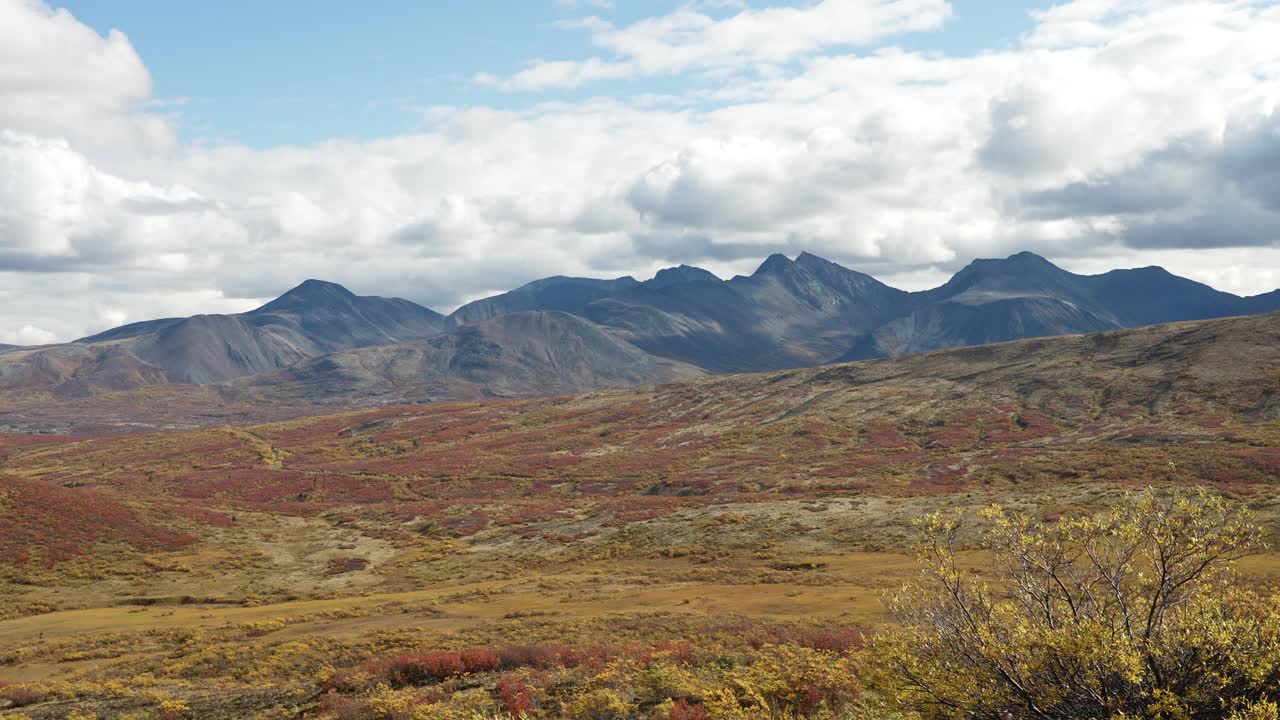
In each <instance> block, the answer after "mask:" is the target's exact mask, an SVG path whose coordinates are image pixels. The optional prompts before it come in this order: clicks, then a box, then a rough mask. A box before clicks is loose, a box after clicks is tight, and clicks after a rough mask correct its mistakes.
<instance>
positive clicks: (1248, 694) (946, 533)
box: [866, 490, 1280, 720]
mask: <svg viewBox="0 0 1280 720" xmlns="http://www.w3.org/2000/svg"><path fill="white" fill-rule="evenodd" d="M982 517H983V518H984V520H985V521H986V528H985V532H984V533H983V535H982V536H981V538H982V539H981V541H980V543H979V547H978V549H980V550H984V551H986V552H987V553H988V554H989V555H990V557H991V562H990V563H989V567H988V569H987V570H986V571H985V572H984V573H983V574H982V575H981V576H980V575H978V574H975V573H972V572H968V571H965V570H962V569H961V568H960V565H959V563H958V562H957V553H958V551H959V548H958V547H957V537H958V536H959V532H960V523H959V522H958V521H955V520H952V519H949V518H947V517H945V516H943V515H942V514H933V515H930V516H928V517H926V518H924V519H923V520H922V521H921V522H920V529H921V531H922V540H921V554H922V558H923V560H924V562H925V564H926V566H927V571H926V577H927V583H926V584H925V585H923V586H916V587H908V588H906V589H904V590H903V591H902V592H900V593H899V594H898V595H896V596H895V597H893V598H892V600H891V602H890V607H891V610H892V611H893V612H894V614H895V616H896V617H897V619H898V620H899V622H900V623H901V625H902V629H901V630H900V631H896V632H890V633H886V634H885V635H882V636H881V637H879V638H878V639H877V640H876V641H875V642H874V643H873V645H872V647H871V649H870V652H869V653H868V654H867V656H866V657H867V660H868V665H871V666H874V667H875V668H876V669H877V672H876V673H875V683H876V685H877V686H878V688H879V690H880V692H879V693H878V696H879V698H880V700H881V702H882V705H883V710H884V711H886V712H887V711H890V710H896V711H903V710H907V711H912V712H914V713H915V714H916V717H919V718H928V719H944V718H956V719H959V718H966V719H967V718H991V719H993V720H995V719H1001V720H1006V719H1007V720H1019V719H1021V718H1038V719H1041V720H1056V719H1059V718H1061V719H1062V720H1067V719H1069V718H1070V719H1074V718H1125V719H1130V720H1139V719H1145V720H1219V719H1220V718H1226V717H1232V718H1241V719H1243V718H1250V719H1253V718H1268V719H1269V718H1271V717H1274V715H1268V713H1273V712H1274V708H1275V704H1274V703H1275V702H1276V701H1277V700H1280V602H1278V601H1277V598H1276V597H1271V596H1263V595H1260V594H1258V593H1256V592H1254V591H1252V590H1249V589H1247V588H1245V587H1244V586H1243V585H1242V584H1241V583H1240V582H1238V580H1237V579H1236V578H1235V577H1234V576H1233V575H1232V572H1231V568H1232V564H1233V562H1234V561H1236V560H1238V559H1240V558H1242V557H1244V556H1246V555H1248V554H1251V553H1253V552H1255V551H1257V550H1258V549H1259V548H1261V547H1262V543H1261V531H1260V530H1259V528H1258V527H1256V526H1255V525H1254V524H1253V523H1252V521H1251V517H1250V516H1249V514H1248V513H1247V512H1246V511H1245V510H1244V509H1243V508H1240V507H1238V506H1236V505H1234V504H1232V503H1230V502H1228V501H1226V500H1224V499H1223V498H1221V497H1219V496H1216V495H1213V494H1211V493H1209V492H1207V491H1204V490H1179V491H1171V492H1157V491H1154V490H1148V491H1146V492H1142V493H1137V494H1134V495H1132V496H1130V497H1128V498H1126V499H1125V500H1124V501H1123V502H1121V503H1119V504H1117V505H1116V506H1115V507H1113V508H1112V509H1111V510H1110V511H1108V512H1105V513H1102V514H1100V515H1097V516H1093V517H1080V518H1071V519H1064V520H1062V521H1060V522H1058V523H1056V524H1045V523H1043V522H1040V521H1038V520H1035V519H1033V518H1030V517H1027V516H1024V515H1019V514H1017V513H1011V512H1008V511H1005V510H1003V509H1001V508H999V507H993V508H991V509H989V510H987V511H985V512H984V513H982ZM985 578H989V580H988V579H985Z"/></svg>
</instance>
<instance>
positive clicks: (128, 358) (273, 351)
mask: <svg viewBox="0 0 1280 720" xmlns="http://www.w3.org/2000/svg"><path fill="white" fill-rule="evenodd" d="M444 324H445V320H444V318H443V316H441V315H440V314H439V313H436V312H434V311H432V310H428V309H427V308H424V307H422V306H420V305H416V304H414V303H411V302H409V301H407V300H400V299H398V298H380V297H359V296H356V295H354V294H352V293H351V292H350V291H348V290H347V289H346V288H343V287H342V286H340V285H335V284H334V283H327V282H321V281H318V280H308V281H307V282H305V283H303V284H301V285H299V286H298V287H296V288H294V289H292V290H290V291H289V292H287V293H285V294H284V295H282V296H280V297H279V298H277V299H275V300H273V301H272V302H270V303H267V304H266V305H263V306H262V307H260V308H258V309H256V310H252V311H250V312H247V313H243V314H240V315H196V316H194V317H190V318H168V319H163V320H151V321H146V322H140V323H133V324H131V325H125V326H123V327H119V328H115V329H113V330H108V331H107V332H104V333H100V334H98V335H94V336H92V337H87V338H83V339H81V340H77V341H76V342H74V343H70V344H66V345H53V346H43V347H34V348H22V349H19V350H17V351H10V352H8V353H5V355H4V356H3V358H0V390H25V391H39V392H47V393H50V394H52V395H54V396H55V397H74V396H83V395H88V394H93V393H95V392H100V391H121V390H129V389H133V388H140V387H147V386H152V385H158V384H164V383H180V384H197V385H200V384H208V383H217V382H222V381H226V380H231V379H234V378H238V377H244V376H246V375H255V374H258V373H263V372H268V371H271V370H277V369H279V368H282V367H285V366H288V365H291V364H293V363H296V362H298V361H300V360H305V359H307V358H311V357H316V356H319V355H324V354H327V353H332V352H338V351H341V350H347V349H351V348H357V347H366V346H370V345H385V344H388V343H396V342H402V341H405V340H415V339H421V338H427V337H431V336H433V335H436V334H438V333H439V332H440V330H441V328H443V326H444Z"/></svg>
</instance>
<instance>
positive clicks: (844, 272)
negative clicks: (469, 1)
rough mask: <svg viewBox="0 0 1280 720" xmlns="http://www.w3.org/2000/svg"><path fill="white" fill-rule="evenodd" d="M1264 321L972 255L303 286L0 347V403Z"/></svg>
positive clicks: (1192, 285) (649, 373)
mask: <svg viewBox="0 0 1280 720" xmlns="http://www.w3.org/2000/svg"><path fill="white" fill-rule="evenodd" d="M1274 310H1280V291H1275V292H1272V293H1268V294H1265V295H1258V296H1253V297H1240V296H1236V295H1232V294H1230V293H1225V292H1221V291H1218V290H1215V289H1213V288H1211V287H1208V286H1206V285H1203V284H1200V283H1197V282H1195V281H1192V280H1189V279H1186V278H1181V277H1178V276H1175V275H1173V274H1171V273H1169V272H1167V271H1166V270H1164V269H1162V268H1158V267H1147V268H1139V269H1132V270H1113V271H1111V272H1108V273H1104V274H1101V275H1077V274H1074V273H1071V272H1068V271H1066V270H1063V269H1061V268H1059V267H1057V266H1055V265H1053V264H1052V263H1050V262H1049V261H1048V260H1046V259H1044V258H1042V257H1039V256H1037V255H1035V254H1032V253H1028V252H1023V253H1018V254H1016V255H1012V256H1010V257H1007V258H1004V259H997V260H975V261H974V262H972V263H971V264H969V265H968V266H967V267H965V268H964V269H963V270H961V271H960V272H958V273H957V274H956V275H955V276H954V277H952V278H951V279H950V280H949V281H948V282H947V283H946V284H944V285H942V286H941V287H937V288H934V289H932V290H927V291H922V292H906V291H903V290H899V289H896V288H893V287H890V286H888V285H886V284H884V283H882V282H880V281H878V280H876V279H875V278H873V277H871V276H870V275H867V274H864V273H860V272H857V271H854V270H850V269H848V268H845V267H842V266H840V265H838V264H836V263H833V262H830V261H828V260H824V259H822V258H820V257H817V256H816V255H812V254H809V253H801V254H800V255H799V256H798V257H796V258H795V259H794V260H792V259H789V258H787V257H785V256H783V255H772V256H770V257H769V258H768V259H766V260H765V261H764V262H763V263H762V264H761V265H760V267H759V269H757V270H756V271H755V272H754V273H753V274H751V275H750V276H737V277H734V278H732V279H729V280H722V279H721V278H719V277H717V276H715V275H714V274H712V273H710V272H708V271H706V270H703V269H701V268H696V267H690V266H686V265H682V266H679V267H674V268H668V269H665V270H662V271H660V272H658V273H657V275H656V276H655V277H653V278H652V279H650V280H647V281H643V282H642V281H638V280H635V279H634V278H631V277H622V278H617V279H611V280H598V279H589V278H572V277H551V278H546V279H542V280H538V281H535V282H532V283H529V284H527V285H524V286H522V287H520V288H517V289H515V290H512V291H510V292H507V293H503V294H501V295H497V296H494V297H490V298H486V299H483V300H479V301H476V302H472V303H469V304H467V305H464V306H462V307H460V308H458V309H457V310H456V311H454V312H453V313H452V314H451V315H449V316H447V317H446V316H444V315H441V314H439V313H437V312H435V311H432V310H429V309H427V308H425V307H422V306H420V305H417V304H415V303H412V302H410V301H407V300H402V299H398V298H381V297H361V296H357V295H355V294H353V293H351V292H350V291H348V290H347V289H346V288H343V287H342V286H340V285H336V284H333V283H329V282H323V281H319V280H308V281H306V282H304V283H302V284H301V285H299V286H298V287H296V288H294V289H292V290H290V291H288V292H286V293H285V294H284V295H281V296H280V297H279V298H277V299H275V300H273V301H271V302H269V303H267V304H266V305H263V306H262V307H260V308H258V309H256V310H252V311H250V312H247V313H243V314H239V315H197V316H194V317H189V318H167V319H161V320H150V321H145V322H139V323H133V324H130V325H125V326H122V327H118V328H115V329H112V330H108V331H106V332H103V333H99V334H97V335H93V336H91V337H86V338H83V339H80V340H77V341H75V342H72V343H66V344H61V345H49V346H41V347H27V348H12V347H9V348H6V347H0V392H2V393H8V394H10V395H12V394H15V393H17V394H24V395H28V396H29V395H31V394H32V393H35V394H39V395H41V396H48V397H52V398H62V399H67V398H84V397H89V396H93V395H95V394H99V393H104V392H121V391H133V390H138V389H142V388H149V387H155V386H165V385H196V386H205V387H210V388H213V389H215V390H216V392H217V393H218V394H220V395H221V396H223V397H226V398H232V399H235V400H241V401H249V402H255V401H265V402H286V401H287V402H293V403H317V404H345V405H363V404H385V403H389V402H414V401H429V400H439V399H468V398H479V397H486V396H498V397H510V396H531V395H545V394H560V393H572V392H580V391H587V390H594V389H599V388H604V387H612V386H624V385H642V384H655V383H663V382H669V381H674V380H678V379H682V378H687V377H692V376H696V375H700V374H718V373H728V372H750V371H765V370H781V369H789V368H800V367H811V366H817V365H823V364H827V363H832V362H838V361H849V360H861V359H870V358H879V357H897V356H901V355H907V354H912V353H918V352H923V351H929V350H935V349H939V348H948V347H957V346H966V345H978V344H983V343H992V342H1003V341H1009V340H1017V339H1022V338H1031V337H1042V336H1051V335H1065V334H1074V333H1089V332H1098V331H1104V330H1113V329H1118V328H1126V327H1135V326H1140V325H1150V324H1156V323H1164V322H1171V321H1182V320H1201V319H1210V318H1217V317H1226V316H1233V315H1245V314H1253V313H1261V312H1269V311H1274Z"/></svg>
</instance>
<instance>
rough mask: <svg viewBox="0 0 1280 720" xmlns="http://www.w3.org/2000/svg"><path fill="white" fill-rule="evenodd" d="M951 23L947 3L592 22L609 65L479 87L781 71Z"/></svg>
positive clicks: (562, 64)
mask: <svg viewBox="0 0 1280 720" xmlns="http://www.w3.org/2000/svg"><path fill="white" fill-rule="evenodd" d="M730 6H734V7H736V4H731V5H730ZM950 15H951V5H950V3H949V2H947V1H946V0H820V1H819V2H816V3H814V4H812V5H809V6H806V7H772V8H764V9H759V10H749V9H743V10H741V11H740V12H738V13H736V14H734V15H731V16H729V17H727V18H725V19H721V20H718V19H716V18H714V17H712V16H711V15H708V14H706V13H704V12H701V11H700V10H699V9H698V8H696V7H693V6H685V7H682V8H680V9H679V10H677V11H675V12H673V13H670V14H668V15H663V16H660V17H654V18H649V19H645V20H641V21H639V22H636V23H634V24H631V25H628V26H626V27H623V28H615V27H614V26H613V25H611V24H609V23H607V22H604V21H603V20H600V19H599V18H591V19H590V21H589V22H586V23H581V25H582V27H585V28H586V29H589V30H590V31H591V40H592V42H593V43H594V44H595V45H596V46H598V47H600V48H601V49H602V50H605V51H608V52H609V53H611V54H612V58H608V59H602V58H587V59H585V60H554V61H546V60H539V61H536V62H534V63H533V65H532V66H530V67H529V68H527V69H525V70H523V71H521V72H519V73H517V74H515V75H514V76H512V77H511V78H509V79H505V80H503V79H498V78H494V77H493V76H490V75H485V76H481V78H480V79H481V80H482V81H483V82H485V83H487V84H495V85H498V86H499V87H504V88H507V89H511V90H541V89H545V88H551V87H561V88H573V87H578V86H580V85H583V84H585V83H588V82H592V81H597V80H607V79H616V78H624V77H633V76H650V75H662V74H670V73H679V72H683V71H686V70H691V69H716V68H726V67H731V68H735V69H739V68H741V67H742V66H744V65H748V66H749V65H753V64H776V63H784V62H788V61H791V60H794V59H797V58H800V57H804V56H806V55H809V54H811V53H814V52H817V51H819V50H822V49H825V48H830V47H833V46H841V45H865V44H867V43H871V42H874V41H876V40H879V39H881V38H884V37H887V36H891V35H896V34H899V33H904V32H913V31H921V30H930V29H933V28H936V27H938V26H940V25H941V24H942V23H943V22H944V21H946V19H947V18H948V17H950Z"/></svg>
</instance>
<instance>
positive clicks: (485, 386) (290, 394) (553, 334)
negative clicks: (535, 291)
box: [227, 311, 703, 405]
mask: <svg viewBox="0 0 1280 720" xmlns="http://www.w3.org/2000/svg"><path fill="white" fill-rule="evenodd" d="M701 374H703V373H702V371H701V370H699V369H697V368H695V367H693V366H691V365H686V364H683V363H679V362H673V361H670V360H665V359H662V358H657V357H654V356H652V355H650V354H648V353H646V352H644V351H642V350H640V349H639V348H637V347H635V346H634V345H632V344H630V343H628V342H626V341H624V340H622V339H620V338H618V337H617V336H616V335H614V334H613V333H610V332H608V331H606V330H604V329H603V328H601V327H599V326H598V325H596V324H594V323H591V322H589V321H587V320H584V319H582V318H579V317H576V316H573V315H570V314H568V313H563V312H546V311H536V312H521V313H513V314H511V315H504V316H501V317H497V318H494V319H493V320H487V321H484V322H480V323H476V324H473V325H467V326H464V327H462V328H459V329H457V330H456V331H453V332H448V333H444V334H441V335H438V336H436V337H433V338H430V339H427V340H421V341H416V342H408V343H399V344H395V345H384V346H379V347H368V348H361V349H358V350H348V351H345V352H341V353H334V354H332V355H326V356H323V357H320V358H315V359H312V360H308V361H306V362H302V363H299V364H296V365H294V366H292V367H289V368H286V369H284V370H280V371H278V372H275V373H269V374H266V375H261V376H257V377H253V378H246V379H244V380H241V381H238V382H236V383H233V384H231V385H230V386H228V389H227V392H229V393H231V394H232V396H233V397H246V398H269V399H272V400H283V401H288V402H298V401H308V402H322V403H334V402H336V403H341V404H346V405H350V404H365V403H368V402H373V403H386V402H410V401H424V400H438V399H446V398H447V399H475V398H482V397H528V396H534V395H549V394H568V393H575V392H585V391H590V390H597V389H601V388H606V387H619V386H627V385H652V384H657V383H665V382H671V381H673V380H678V379H682V378H688V377H693V376H696V375H701Z"/></svg>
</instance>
